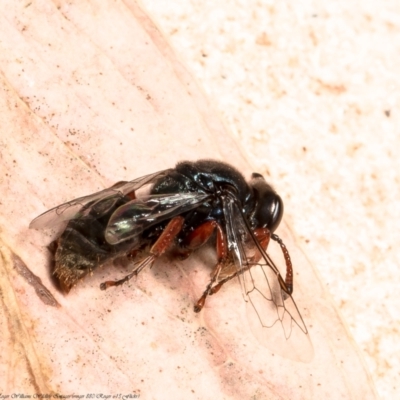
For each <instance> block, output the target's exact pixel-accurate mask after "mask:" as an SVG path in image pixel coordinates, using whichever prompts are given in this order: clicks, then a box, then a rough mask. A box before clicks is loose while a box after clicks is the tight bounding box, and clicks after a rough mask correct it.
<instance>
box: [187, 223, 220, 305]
mask: <svg viewBox="0 0 400 400" xmlns="http://www.w3.org/2000/svg"><path fill="white" fill-rule="evenodd" d="M214 231H216V233H217V257H218V262H217V265H216V266H215V268H214V271H213V272H212V275H211V280H210V283H209V284H208V285H207V287H206V289H205V290H204V292H203V295H202V296H201V297H200V299H199V300H198V301H197V303H196V304H195V306H194V311H195V312H199V311H200V310H201V309H202V308H203V307H204V303H205V301H206V298H207V296H208V295H209V293H210V290H211V288H212V285H213V284H214V282H215V281H216V280H217V278H218V275H219V274H220V272H221V268H222V265H223V260H225V259H226V257H227V255H228V252H227V247H226V240H225V234H224V232H223V230H222V228H221V226H220V225H219V224H218V223H217V222H216V221H207V222H205V223H204V224H202V225H200V226H199V227H197V228H196V229H195V230H194V231H193V232H190V234H189V235H188V236H187V237H186V238H185V241H184V245H185V246H186V247H187V248H188V249H190V250H194V249H197V248H198V247H201V246H202V245H203V244H205V243H206V242H207V241H208V239H210V237H211V235H212V234H213V232H214Z"/></svg>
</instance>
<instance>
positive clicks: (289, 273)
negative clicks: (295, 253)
mask: <svg viewBox="0 0 400 400" xmlns="http://www.w3.org/2000/svg"><path fill="white" fill-rule="evenodd" d="M271 238H272V240H275V242H278V243H279V246H281V250H282V253H283V257H284V258H285V263H286V278H285V283H286V288H287V292H288V294H292V293H293V266H292V260H291V259H290V255H289V252H288V249H287V248H286V246H285V244H284V243H283V241H282V239H281V238H280V237H279V236H278V235H275V234H272V235H271Z"/></svg>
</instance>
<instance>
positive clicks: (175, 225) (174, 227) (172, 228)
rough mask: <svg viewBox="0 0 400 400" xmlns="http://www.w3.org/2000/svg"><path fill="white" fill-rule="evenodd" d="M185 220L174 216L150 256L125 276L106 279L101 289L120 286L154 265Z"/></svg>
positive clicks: (152, 248) (151, 250)
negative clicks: (112, 279)
mask: <svg viewBox="0 0 400 400" xmlns="http://www.w3.org/2000/svg"><path fill="white" fill-rule="evenodd" d="M183 222H184V218H183V217H180V216H178V217H174V218H172V219H171V221H169V222H168V225H167V226H166V227H165V229H164V230H163V232H162V233H161V235H160V236H159V238H158V239H157V240H156V242H155V243H154V244H153V246H152V247H151V249H150V256H148V257H146V258H145V259H144V260H143V261H142V262H140V263H139V264H138V266H137V267H136V268H135V269H134V270H133V271H132V272H131V273H130V274H128V275H126V276H125V277H124V278H122V279H119V280H117V281H106V282H103V283H102V284H101V285H100V289H101V290H106V289H108V288H109V287H110V286H119V285H122V284H123V283H125V282H127V281H129V280H130V279H131V278H132V277H133V276H136V275H137V274H138V273H139V272H140V271H142V270H143V269H144V268H145V267H147V266H148V265H152V264H153V263H154V261H155V260H156V259H157V258H158V257H160V256H161V255H162V254H164V253H165V251H166V250H167V249H168V248H169V247H170V246H171V245H172V243H173V242H174V240H175V238H176V236H177V235H178V234H179V232H180V231H181V229H182V226H183Z"/></svg>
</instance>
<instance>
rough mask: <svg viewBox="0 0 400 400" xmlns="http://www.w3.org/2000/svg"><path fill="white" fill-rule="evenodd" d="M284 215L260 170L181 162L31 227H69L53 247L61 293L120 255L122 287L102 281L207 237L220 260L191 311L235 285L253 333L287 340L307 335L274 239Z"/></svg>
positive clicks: (289, 270) (70, 205)
mask: <svg viewBox="0 0 400 400" xmlns="http://www.w3.org/2000/svg"><path fill="white" fill-rule="evenodd" d="M283 209H284V207H283V202H282V199H281V198H280V196H279V195H278V194H277V193H276V192H275V190H274V189H273V188H272V187H271V185H269V184H268V183H267V182H266V180H265V179H264V177H263V176H262V175H261V174H259V173H253V174H252V176H251V179H250V180H249V181H248V182H247V181H246V180H245V178H244V177H243V175H242V174H241V173H240V172H239V171H238V170H237V169H235V168H234V167H232V166H231V165H229V164H226V163H223V162H220V161H215V160H199V161H196V162H191V161H183V162H179V163H178V164H177V165H176V167H175V168H170V169H166V170H163V171H159V172H156V173H153V174H150V175H146V176H143V177H141V178H138V179H134V180H132V181H129V182H126V181H122V182H118V183H117V184H115V185H114V186H112V187H110V188H108V189H105V190H102V191H99V192H97V193H94V194H91V195H88V196H84V197H80V198H78V199H75V200H72V201H69V202H67V203H64V204H62V205H59V206H57V207H55V208H52V209H51V210H49V211H47V212H45V213H44V214H42V215H40V216H39V217H37V218H36V219H34V220H33V221H32V222H31V224H30V228H36V229H39V228H49V227H53V226H55V225H57V224H60V223H61V222H67V225H66V228H65V230H64V231H63V232H62V234H61V235H60V236H59V238H58V239H57V240H56V241H55V242H53V244H52V246H51V248H52V251H53V255H54V271H53V273H54V276H55V278H56V279H57V280H58V281H59V284H60V288H61V289H62V291H64V292H65V293H68V292H69V291H70V290H71V288H72V287H73V286H74V285H76V284H77V283H78V282H79V281H80V280H81V279H82V278H84V277H85V276H86V275H87V274H89V273H92V271H94V270H96V269H97V268H98V267H99V266H100V265H102V264H104V263H106V262H108V261H110V260H112V259H115V258H117V257H121V256H127V257H129V259H130V260H132V262H133V269H132V271H131V272H130V273H129V274H128V275H126V276H124V277H122V278H121V279H119V280H115V281H106V282H103V283H102V284H101V286H100V288H101V289H102V290H105V289H107V288H109V287H111V286H118V285H121V284H123V283H125V282H127V281H129V280H130V279H131V278H132V277H134V276H136V275H137V274H139V273H140V272H141V271H142V270H143V269H144V268H146V267H151V266H152V264H153V263H154V262H155V261H156V260H157V259H158V258H159V257H160V256H162V255H163V254H164V253H165V252H166V251H168V250H170V249H171V248H175V249H178V250H179V251H180V252H181V254H184V255H185V256H189V255H190V253H191V252H193V251H195V250H197V249H199V248H200V247H202V246H204V245H205V244H206V243H208V242H210V241H211V240H213V241H214V245H215V248H216V255H217V262H216V265H214V266H213V269H212V273H211V275H210V281H209V283H208V285H207V286H206V288H205V289H204V291H203V294H202V295H201V297H200V298H199V299H198V300H197V301H196V303H195V305H194V311H195V312H200V311H201V310H202V308H203V307H204V304H205V302H206V299H207V297H208V296H210V295H213V294H216V293H217V292H218V291H219V290H220V289H221V287H222V286H223V285H224V284H226V283H227V282H228V281H230V280H232V279H234V278H238V279H239V282H240V285H241V288H242V293H243V296H244V299H245V301H246V303H247V304H248V305H249V307H250V309H251V310H253V311H252V313H253V315H254V318H253V322H254V321H257V322H256V324H257V325H258V326H259V327H261V330H260V329H258V328H255V329H256V330H257V329H258V330H259V331H260V332H261V336H265V335H264V332H269V330H268V329H273V328H275V327H276V326H277V325H280V326H281V330H282V331H283V337H284V340H285V341H287V340H289V339H290V338H291V337H292V336H294V332H296V335H300V337H306V338H308V330H307V327H306V325H305V323H304V321H303V318H302V317H301V314H300V312H299V310H298V308H297V306H296V303H295V302H294V300H293V297H292V293H293V267H292V262H291V259H290V255H289V252H288V250H287V248H286V246H285V244H284V243H283V241H282V240H281V239H280V238H279V236H278V235H277V234H276V233H275V231H276V229H277V228H278V226H279V223H280V222H281V219H282V215H283ZM271 240H272V241H275V242H276V243H277V244H278V245H279V247H280V249H281V251H282V254H283V259H284V261H285V262H284V265H285V274H284V275H283V274H281V272H280V271H279V269H278V268H277V267H276V265H275V264H274V262H273V260H272V259H271V257H270V256H269V255H268V253H267V248H268V245H269V243H270V241H271ZM253 325H254V323H253ZM274 335H275V334H274ZM258 336H260V335H258ZM267 336H268V335H267ZM270 336H271V335H270ZM275 336H276V335H275ZM261 340H268V339H261ZM303 347H304V346H303Z"/></svg>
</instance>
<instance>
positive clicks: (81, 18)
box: [0, 1, 374, 399]
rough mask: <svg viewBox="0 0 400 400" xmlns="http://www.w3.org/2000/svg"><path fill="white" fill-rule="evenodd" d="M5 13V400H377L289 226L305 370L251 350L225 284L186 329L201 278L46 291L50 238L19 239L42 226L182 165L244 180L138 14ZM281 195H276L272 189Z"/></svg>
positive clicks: (229, 147)
mask: <svg viewBox="0 0 400 400" xmlns="http://www.w3.org/2000/svg"><path fill="white" fill-rule="evenodd" d="M3 7H4V10H3V11H2V13H0V15H2V23H1V24H0V27H1V28H0V34H1V46H2V47H1V52H0V53H1V54H2V58H1V71H2V74H1V78H2V88H3V95H2V97H1V102H2V103H1V110H2V112H1V116H0V118H1V125H0V129H1V136H0V137H1V140H2V143H1V144H2V159H1V173H2V180H1V190H2V193H3V200H2V209H1V213H0V228H1V241H2V242H1V251H2V264H1V280H0V284H1V289H2V315H1V321H2V326H3V327H6V328H5V329H2V331H1V334H2V340H1V345H2V351H1V354H2V362H1V364H0V365H1V369H0V374H1V375H0V377H1V380H2V382H5V385H4V386H5V389H4V393H6V392H9V393H12V392H14V391H15V390H18V391H19V392H24V391H27V392H32V391H34V392H41V393H51V392H59V393H60V394H64V395H65V394H69V393H72V392H73V393H78V394H88V393H104V394H108V393H111V394H116V393H122V394H129V393H132V390H135V391H139V393H140V394H141V396H142V398H160V396H163V397H165V395H166V391H167V390H168V394H170V395H171V398H188V397H191V398H226V397H234V398H250V397H251V396H256V398H291V399H294V398H299V399H300V398H302V399H310V398H328V395H329V394H332V393H335V394H338V395H341V396H343V398H360V397H362V398H374V393H373V389H372V388H371V387H370V386H369V382H368V376H367V375H366V372H365V370H364V369H363V366H362V364H361V363H360V359H359V358H358V355H357V353H356V352H355V351H354V349H353V348H352V343H351V339H349V338H348V337H347V335H346V332H345V330H344V328H343V326H342V325H341V322H340V318H339V317H338V315H337V313H336V311H335V309H334V308H332V306H331V304H330V300H329V295H328V294H327V291H326V290H325V289H324V287H323V286H321V285H320V284H319V282H318V280H317V279H316V276H315V273H314V271H313V269H312V267H311V266H310V265H309V263H308V262H307V260H306V259H305V257H304V256H303V255H302V253H301V252H300V251H299V250H296V248H295V243H294V242H293V240H292V239H291V236H290V232H289V231H288V230H287V228H286V227H285V225H283V227H282V229H281V232H282V235H283V237H284V238H285V240H286V241H287V245H288V247H290V248H291V249H293V250H292V255H293V258H294V260H295V261H296V266H297V268H298V276H297V287H296V299H297V301H298V303H299V307H300V309H301V310H302V312H303V315H304V317H305V319H306V323H307V324H308V325H309V326H310V329H311V334H312V340H313V344H314V348H315V357H314V359H313V361H312V362H311V363H309V364H298V363H294V362H292V361H290V360H287V359H282V358H280V357H278V356H275V357H273V356H271V352H270V351H268V350H266V349H264V348H260V346H259V345H258V344H257V343H256V342H255V341H254V338H252V336H251V333H249V332H247V331H246V324H245V323H240V321H243V318H244V317H243V304H242V302H241V301H240V300H241V298H240V294H239V293H238V291H239V289H238V287H237V286H235V285H230V286H229V287H227V288H226V289H225V290H224V291H221V293H219V294H218V296H215V297H213V298H212V299H211V300H210V302H209V304H208V307H207V308H206V309H205V310H204V313H202V314H201V315H199V316H197V315H195V314H194V313H193V312H192V308H191V307H192V304H193V301H194V299H195V298H196V297H197V296H198V295H199V291H200V292H201V289H199V285H200V287H201V284H202V282H203V281H205V280H206V279H207V271H204V269H202V268H199V271H196V268H197V266H195V265H186V268H187V269H183V270H182V269H180V268H176V267H175V268H174V267H173V266H172V268H171V269H168V271H166V270H165V269H164V268H163V266H159V267H157V268H155V269H154V270H152V271H147V273H143V275H142V276H141V277H140V278H139V279H138V281H137V282H136V283H132V284H131V285H129V286H126V287H124V288H123V289H122V290H120V291H112V292H106V293H103V292H99V290H98V283H99V282H100V281H102V280H104V278H105V276H110V274H111V275H112V272H113V271H111V270H107V271H106V270H104V271H103V270H102V271H101V273H99V274H98V275H95V276H94V277H93V278H91V279H88V280H86V281H85V282H84V283H83V284H82V285H81V286H80V287H79V288H77V290H76V291H74V292H72V293H71V295H70V296H68V297H63V296H61V295H60V294H59V293H57V292H56V291H54V288H53V286H52V284H51V282H50V280H49V276H48V272H47V270H46V267H47V261H46V260H47V258H48V254H47V252H46V249H45V247H44V246H45V245H46V244H47V243H48V242H49V241H50V234H49V233H43V232H32V231H28V230H27V225H28V223H29V221H30V219H31V218H32V217H34V216H36V215H37V214H38V213H39V212H41V211H43V210H44V209H46V208H48V207H51V206H53V205H55V204H57V203H60V202H62V201H65V200H67V199H69V198H71V197H76V196H79V195H83V194H86V193H88V192H89V193H90V192H92V191H94V190H97V189H99V188H102V187H104V186H107V185H109V184H111V183H113V182H115V181H117V180H121V179H130V178H133V177H136V176H140V175H143V174H145V173H148V172H151V171H154V170H157V169H161V168H165V167H169V166H171V165H173V164H174V163H175V161H176V160H179V159H184V158H189V159H194V158H199V157H215V158H220V159H225V160H227V161H230V162H232V163H234V164H235V165H236V166H237V167H239V168H240V169H242V170H243V172H244V173H245V174H248V173H249V172H251V170H252V168H249V166H248V164H246V161H245V157H244V156H243V154H244V153H242V152H243V150H242V149H241V147H240V146H237V144H236V143H235V141H234V140H233V139H232V137H231V136H230V135H229V133H227V131H226V130H225V129H224V127H223V126H222V125H221V124H220V122H219V120H218V118H217V117H216V114H215V113H214V112H213V111H212V110H211V109H210V107H209V106H208V105H207V101H206V100H205V99H204V97H203V96H202V94H201V92H200V91H199V90H198V88H197V87H196V85H195V84H193V82H192V81H191V79H190V76H188V75H187V73H186V71H185V69H184V67H183V66H182V65H181V64H180V63H179V62H177V61H176V59H175V58H174V56H173V54H172V53H171V52H170V49H169V48H168V46H166V44H165V43H164V41H163V39H162V37H161V36H160V35H159V33H158V32H157V30H155V29H154V28H153V27H152V25H151V22H150V21H149V20H147V18H146V16H145V15H143V14H142V13H141V12H140V10H139V9H138V8H137V7H136V5H135V3H134V2H131V3H129V4H128V3H125V4H123V3H114V2H97V3H88V2H82V1H80V2H76V4H71V3H69V4H60V5H59V7H56V6H55V5H54V3H50V2H47V1H42V2H38V3H30V4H28V6H27V7H22V6H19V7H18V6H14V5H13V3H11V2H10V3H9V4H8V5H3ZM143 27H145V29H143ZM253 164H254V165H255V163H254V162H253ZM260 172H263V171H260ZM271 179H272V180H274V177H273V175H272V173H271ZM274 183H275V181H274ZM276 186H277V188H279V190H280V191H281V189H283V188H280V187H279V186H278V180H277V182H276ZM289 201H290V199H289ZM289 204H290V203H289ZM287 208H288V207H287ZM289 210H290V206H289ZM289 215H291V214H290V213H289ZM12 253H16V254H18V256H19V257H21V259H22V260H23V261H24V262H25V263H26V264H27V265H28V267H29V268H30V269H31V270H32V271H33V272H34V273H35V274H36V275H38V276H39V277H40V278H41V279H42V281H43V283H44V284H45V285H46V286H47V287H48V288H49V289H50V290H52V291H53V294H54V295H55V297H56V299H57V300H58V302H59V303H60V305H61V307H59V308H54V307H48V306H44V305H43V302H41V301H40V300H39V298H38V297H37V296H36V295H35V292H34V291H33V289H32V288H31V286H30V285H28V284H27V282H26V281H25V280H24V279H22V277H21V276H19V275H18V274H17V273H16V270H15V266H14V264H15V258H14V259H13V258H12ZM13 263H14V264H13ZM117 272H118V273H121V271H120V270H118V271H117ZM310 288H312V290H310ZM224 310H225V311H224ZM224 321H225V323H224ZM229 327H231V328H232V327H234V328H236V329H230V328H229ZM129 391H130V392H129Z"/></svg>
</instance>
